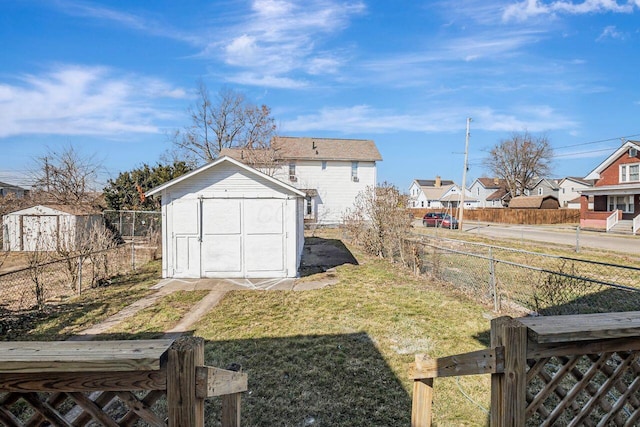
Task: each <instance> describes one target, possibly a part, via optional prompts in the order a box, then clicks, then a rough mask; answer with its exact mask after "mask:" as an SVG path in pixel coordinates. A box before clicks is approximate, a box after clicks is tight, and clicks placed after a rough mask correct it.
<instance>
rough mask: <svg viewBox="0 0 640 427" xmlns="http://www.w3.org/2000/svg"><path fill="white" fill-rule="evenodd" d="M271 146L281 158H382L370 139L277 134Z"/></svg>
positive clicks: (368, 159)
mask: <svg viewBox="0 0 640 427" xmlns="http://www.w3.org/2000/svg"><path fill="white" fill-rule="evenodd" d="M271 147H272V148H274V149H275V150H276V152H277V157H278V158H280V159H283V160H288V159H291V160H293V159H301V160H303V159H304V160H351V161H372V162H375V161H379V160H382V156H381V155H380V152H379V151H378V148H377V147H376V144H375V143H374V142H373V141H372V140H370V139H338V138H309V137H292V136H277V137H275V138H274V140H273V141H272V143H271Z"/></svg>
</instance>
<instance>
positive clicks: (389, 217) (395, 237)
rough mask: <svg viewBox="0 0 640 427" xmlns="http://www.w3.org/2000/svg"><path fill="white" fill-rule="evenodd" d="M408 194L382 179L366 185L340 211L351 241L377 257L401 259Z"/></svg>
mask: <svg viewBox="0 0 640 427" xmlns="http://www.w3.org/2000/svg"><path fill="white" fill-rule="evenodd" d="M407 203H408V197H407V196H406V195H404V194H401V193H400V191H399V190H398V188H396V187H395V186H394V185H392V184H389V183H386V182H385V183H383V184H381V185H379V186H377V187H375V188H373V187H367V188H366V189H365V190H363V191H362V192H360V193H359V194H358V196H357V197H356V200H355V202H354V205H353V208H352V209H349V210H348V211H347V212H346V214H345V215H344V224H345V227H346V229H347V231H348V232H349V234H350V235H351V238H352V239H353V241H354V243H356V244H359V245H361V246H363V247H364V249H365V250H367V251H368V252H369V253H371V254H373V255H377V256H379V257H381V258H389V259H395V257H399V258H400V260H401V261H402V262H404V261H405V254H404V251H403V240H404V238H406V236H407V234H408V232H409V229H410V227H411V217H410V215H409V210H408V209H407Z"/></svg>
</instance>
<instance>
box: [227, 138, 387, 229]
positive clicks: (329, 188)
mask: <svg viewBox="0 0 640 427" xmlns="http://www.w3.org/2000/svg"><path fill="white" fill-rule="evenodd" d="M268 151H269V152H270V154H269V156H262V159H265V158H271V159H272V160H273V161H272V162H271V163H270V164H269V165H265V164H264V163H265V162H264V161H263V160H260V158H261V156H252V153H247V152H246V150H243V149H223V150H222V151H221V153H220V155H221V156H229V157H232V158H234V159H236V160H239V161H241V162H244V163H248V164H251V166H253V167H255V168H257V169H259V170H262V171H263V172H265V173H268V174H269V175H271V176H273V177H274V178H276V179H279V180H281V181H283V182H285V183H287V184H290V185H292V186H293V187H295V188H297V189H299V190H302V191H304V192H305V194H306V198H305V206H304V213H305V220H306V221H311V222H317V223H318V224H324V225H328V224H338V223H341V222H342V219H343V215H344V213H345V211H346V210H347V209H351V208H353V204H354V202H355V200H356V197H357V196H358V194H359V193H360V192H362V191H363V190H365V189H366V188H367V187H370V188H375V186H376V182H377V166H376V162H379V161H381V160H382V156H381V155H380V152H379V151H378V148H377V147H376V145H375V143H374V142H373V141H372V140H367V139H338V138H310V137H289V136H278V137H275V138H274V139H273V140H272V141H271V148H270V149H269V150H268ZM256 158H257V159H258V160H257V161H256V160H252V159H256ZM261 163H262V164H261ZM266 169H269V170H268V171H267V170H266Z"/></svg>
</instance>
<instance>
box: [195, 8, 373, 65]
mask: <svg viewBox="0 0 640 427" xmlns="http://www.w3.org/2000/svg"><path fill="white" fill-rule="evenodd" d="M364 11H365V6H364V3H362V2H361V1H350V2H342V1H336V0H306V1H302V0H286V1H285V0H254V1H253V3H252V6H251V13H249V14H247V16H246V18H244V19H242V20H241V21H240V22H238V23H236V24H235V25H233V26H232V27H230V28H226V29H224V30H223V31H222V32H221V33H223V34H230V36H229V37H228V38H226V39H223V40H214V41H213V42H211V43H210V44H209V45H208V46H207V48H206V49H205V50H204V51H203V52H202V54H203V55H204V56H209V55H215V56H219V55H221V56H222V60H223V61H224V62H225V63H226V64H228V65H231V66H235V67H240V68H243V69H244V70H245V72H248V73H251V74H258V73H261V72H264V70H265V69H268V70H269V72H270V73H271V74H272V75H274V76H280V77H282V76H283V75H285V74H288V73H294V72H303V73H308V74H312V75H318V74H332V73H335V72H337V70H338V69H339V68H340V67H341V65H342V60H341V58H340V57H339V56H338V55H337V54H327V53H326V52H325V51H319V49H320V47H321V45H322V44H323V41H324V40H325V38H327V37H331V36H332V35H334V34H336V33H337V32H339V31H341V30H342V29H344V28H345V27H346V26H347V25H348V24H349V21H350V19H351V18H352V17H353V16H356V15H359V14H362V13H363V12H364Z"/></svg>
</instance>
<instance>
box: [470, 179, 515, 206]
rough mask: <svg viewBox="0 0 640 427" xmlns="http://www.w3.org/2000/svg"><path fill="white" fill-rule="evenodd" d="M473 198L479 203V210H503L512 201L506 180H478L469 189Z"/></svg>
mask: <svg viewBox="0 0 640 427" xmlns="http://www.w3.org/2000/svg"><path fill="white" fill-rule="evenodd" d="M469 191H470V193H471V196H472V197H473V198H474V199H476V200H477V201H478V203H477V207H479V208H503V207H505V206H506V205H507V204H508V203H509V200H510V193H509V191H508V190H507V185H506V182H505V180H504V179H500V178H478V179H476V180H475V181H473V184H471V187H469Z"/></svg>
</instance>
